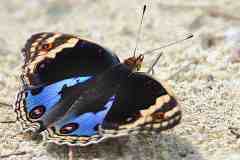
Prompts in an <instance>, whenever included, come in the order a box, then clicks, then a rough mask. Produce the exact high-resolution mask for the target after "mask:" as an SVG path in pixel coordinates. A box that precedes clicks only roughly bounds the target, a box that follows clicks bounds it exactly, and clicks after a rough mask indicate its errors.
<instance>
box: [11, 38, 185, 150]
mask: <svg viewBox="0 0 240 160" xmlns="http://www.w3.org/2000/svg"><path fill="white" fill-rule="evenodd" d="M22 52H23V55H24V65H23V67H22V75H21V79H22V88H21V90H20V92H19V93H18V95H17V99H16V102H15V112H16V114H17V120H18V121H19V122H20V124H21V126H22V128H23V130H24V131H25V133H31V135H32V136H36V135H39V134H41V135H43V137H44V138H45V139H46V140H47V141H49V142H54V143H57V144H67V145H79V146H86V145H89V144H93V143H98V142H100V141H102V140H103V139H106V138H109V137H118V136H124V135H127V134H130V133H132V134H135V133H138V132H148V131H162V130H166V129H170V128H172V127H174V126H175V125H177V124H178V123H179V122H180V120H181V110H180V106H179V104H178V102H177V100H176V98H175V97H174V95H173V93H172V92H171V91H170V90H169V88H168V87H167V85H165V84H163V83H160V82H158V81H157V80H155V79H153V78H152V77H151V76H149V75H147V74H145V73H142V72H138V71H139V69H140V67H141V63H142V61H143V55H139V56H138V57H135V56H133V57H130V58H128V59H126V60H125V61H124V62H123V63H121V62H120V60H119V59H118V57H117V56H116V55H115V54H114V53H112V52H111V51H109V50H108V49H106V48H104V47H101V46H100V45H98V44H96V43H93V42H91V41H87V40H84V39H81V38H79V37H77V36H74V35H69V34H62V33H38V34H35V35H33V36H32V37H31V38H30V39H29V40H28V41H27V43H26V44H25V47H24V48H23V50H22Z"/></svg>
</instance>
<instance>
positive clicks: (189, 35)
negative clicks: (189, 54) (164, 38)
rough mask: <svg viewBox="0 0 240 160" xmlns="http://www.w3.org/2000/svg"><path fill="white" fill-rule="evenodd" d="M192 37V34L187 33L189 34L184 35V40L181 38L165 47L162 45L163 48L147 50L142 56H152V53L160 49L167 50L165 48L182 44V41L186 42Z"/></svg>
mask: <svg viewBox="0 0 240 160" xmlns="http://www.w3.org/2000/svg"><path fill="white" fill-rule="evenodd" d="M192 37H193V34H191V33H189V34H187V35H186V36H185V37H184V38H182V39H179V40H176V41H173V42H170V43H168V44H166V45H163V46H161V47H159V48H155V49H151V50H148V51H146V52H144V53H142V54H143V55H148V54H152V53H153V52H155V51H157V50H160V49H163V48H167V47H169V46H172V45H175V44H178V43H180V42H183V41H185V40H188V39H190V38H192Z"/></svg>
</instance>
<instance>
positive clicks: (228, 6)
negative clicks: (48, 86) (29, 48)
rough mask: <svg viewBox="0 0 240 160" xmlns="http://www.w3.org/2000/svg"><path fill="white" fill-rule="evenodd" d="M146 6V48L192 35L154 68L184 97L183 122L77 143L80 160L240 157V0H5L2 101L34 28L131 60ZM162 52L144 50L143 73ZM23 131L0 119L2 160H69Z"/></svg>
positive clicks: (15, 82) (6, 117) (5, 114)
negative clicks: (157, 131)
mask: <svg viewBox="0 0 240 160" xmlns="http://www.w3.org/2000/svg"><path fill="white" fill-rule="evenodd" d="M144 4H147V11H146V15H145V19H144V23H143V26H142V33H141V36H140V37H141V41H140V44H139V48H138V53H142V52H144V51H146V50H149V49H154V48H156V47H159V46H162V45H165V44H167V43H169V42H172V41H174V40H176V39H181V38H183V37H184V35H185V34H187V33H193V34H194V38H193V39H190V40H188V41H185V42H183V43H180V44H177V45H174V46H171V47H168V48H166V49H164V50H163V51H164V55H163V56H162V57H161V59H160V62H159V63H158V64H157V65H156V67H155V75H154V77H156V78H157V79H159V80H166V81H168V83H169V84H170V85H171V86H172V88H173V90H174V92H175V94H176V96H177V97H178V99H179V101H180V103H181V106H182V110H183V120H182V123H181V124H180V125H179V126H177V127H176V128H174V129H173V130H171V131H167V132H164V133H162V134H159V135H156V134H151V135H138V136H130V137H124V138H119V139H117V140H113V141H111V140H109V141H107V142H104V143H100V144H99V145H95V146H90V147H86V148H79V149H78V153H77V157H79V159H101V160H105V159H129V160H130V159H141V160H146V159H156V160H159V159H161V160H169V159H174V160H181V159H184V160H192V159H194V160H212V159H219V160H225V159H226V160H238V159H240V148H239V140H238V139H237V138H238V137H239V135H237V134H238V128H239V127H240V124H239V122H240V116H239V115H240V114H239V113H240V107H239V106H240V100H239V96H240V91H239V88H240V74H239V67H240V66H239V62H240V44H239V42H240V11H239V8H240V1H236V0H215V1H211V0H172V1H171V2H170V1H166V0H141V1H139V0H131V1H129V0H121V1H114V0H81V1H78V0H38V1H37V0H32V1H25V0H8V1H7V0H1V2H0V20H1V23H0V102H1V103H6V104H12V103H14V96H15V94H16V93H17V90H18V88H19V78H18V77H19V74H20V72H21V65H22V64H23V61H22V57H21V54H20V50H21V48H22V47H23V46H24V44H25V42H26V40H27V39H28V38H29V37H30V36H31V35H32V34H34V33H37V32H43V31H44V32H45V31H48V32H63V33H69V34H74V35H78V36H80V37H82V38H86V39H90V40H92V41H95V42H97V43H99V44H101V45H102V46H104V47H107V48H109V49H111V50H113V51H114V52H115V53H116V54H117V55H118V56H119V57H120V59H125V58H127V57H129V56H131V55H132V53H133V49H134V47H135V43H136V36H137V30H138V26H139V23H140V18H141V13H142V7H143V5H144ZM155 58H156V55H154V54H153V55H149V56H146V57H145V62H144V68H143V69H147V68H148V67H149V66H150V64H151V63H152V61H154V59H155ZM0 113H1V116H0V121H1V122H11V121H14V120H15V113H14V112H13V109H12V108H11V107H10V106H6V105H3V104H2V105H0ZM17 132H19V128H18V126H17V125H16V124H15V123H2V124H1V125H0V156H1V158H0V159H17V160H25V159H26V160H30V159H51V160H52V159H66V157H67V149H66V147H64V146H56V145H51V144H44V143H41V142H36V141H26V140H21V139H16V138H12V136H13V135H14V134H16V133H17ZM17 153H19V154H20V155H14V154H17ZM8 154H13V155H11V156H8ZM4 155H7V156H5V157H4Z"/></svg>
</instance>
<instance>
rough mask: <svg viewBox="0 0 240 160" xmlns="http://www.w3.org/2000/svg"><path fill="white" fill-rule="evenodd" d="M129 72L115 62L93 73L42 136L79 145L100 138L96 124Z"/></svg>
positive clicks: (103, 115) (52, 140) (93, 141)
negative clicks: (97, 73) (64, 111)
mask: <svg viewBox="0 0 240 160" xmlns="http://www.w3.org/2000/svg"><path fill="white" fill-rule="evenodd" d="M129 74H131V70H130V69H129V68H127V67H126V66H125V65H123V64H119V65H116V66H114V67H112V68H110V69H108V70H107V71H106V72H105V73H103V74H101V75H97V76H96V77H95V79H94V80H93V81H92V83H91V81H90V83H89V84H88V88H87V89H86V90H84V91H83V92H81V94H80V95H79V96H78V97H77V98H76V99H75V101H74V103H73V104H72V105H71V107H69V108H68V111H67V112H66V114H65V115H64V116H62V118H61V119H59V120H58V121H56V122H55V123H52V125H50V126H48V128H47V130H46V131H44V132H43V133H42V134H43V135H44V137H45V138H46V139H47V140H48V141H51V142H55V143H58V144H68V145H80V146H86V145H89V144H92V143H97V142H99V141H101V140H102V139H103V138H104V137H103V136H102V135H100V134H99V132H98V126H99V125H101V124H102V123H103V121H104V119H105V117H106V115H107V114H108V112H109V110H110V109H111V108H112V105H113V103H114V102H115V101H116V95H115V93H116V92H117V91H118V90H119V86H120V85H119V84H121V83H125V81H127V80H128V75H129ZM51 117H53V116H51ZM47 121H49V120H47Z"/></svg>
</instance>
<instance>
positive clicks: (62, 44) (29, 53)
mask: <svg viewBox="0 0 240 160" xmlns="http://www.w3.org/2000/svg"><path fill="white" fill-rule="evenodd" d="M22 51H23V55H24V65H23V77H24V79H25V83H27V84H28V85H35V86H36V85H40V84H45V83H52V82H55V81H59V80H63V79H65V78H71V77H73V76H86V75H91V76H95V75H97V74H99V73H102V72H103V71H105V70H106V69H108V68H110V67H111V66H113V65H115V64H118V63H120V61H119V59H118V58H117V56H116V55H115V54H113V53H112V52H110V51H109V50H108V49H106V48H103V47H101V46H100V45H98V44H96V43H93V42H90V41H87V40H83V39H80V38H79V37H76V36H73V35H69V34H62V33H47V32H46V33H38V34H35V35H33V36H32V37H31V38H30V39H28V40H27V43H26V44H25V47H24V48H23V49H22Z"/></svg>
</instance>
